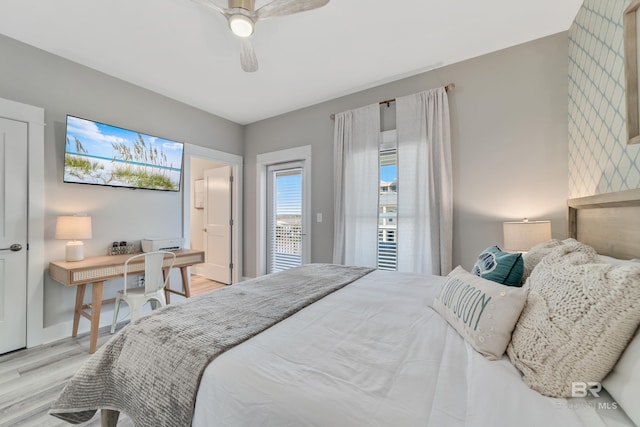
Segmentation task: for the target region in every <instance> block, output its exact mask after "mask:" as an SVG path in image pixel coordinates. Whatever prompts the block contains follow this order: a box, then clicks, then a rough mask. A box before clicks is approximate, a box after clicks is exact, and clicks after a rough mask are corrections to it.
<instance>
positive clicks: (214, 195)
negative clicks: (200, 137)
mask: <svg viewBox="0 0 640 427" xmlns="http://www.w3.org/2000/svg"><path fill="white" fill-rule="evenodd" d="M231 176H232V175H231V166H222V167H219V168H215V169H209V170H206V171H204V223H205V224H204V248H205V263H204V265H203V266H202V269H201V270H202V272H203V275H204V276H205V277H206V278H208V279H211V280H215V281H217V282H221V283H225V284H230V283H231V249H232V248H231V227H232V225H231V218H232V216H231V204H232V203H231V187H232V184H233V182H232V178H231Z"/></svg>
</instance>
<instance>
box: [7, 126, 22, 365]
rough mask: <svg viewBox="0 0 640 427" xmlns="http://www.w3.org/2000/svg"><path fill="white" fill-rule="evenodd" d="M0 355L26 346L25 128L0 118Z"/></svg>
mask: <svg viewBox="0 0 640 427" xmlns="http://www.w3.org/2000/svg"><path fill="white" fill-rule="evenodd" d="M0 167H1V169H0V337H1V338H0V354H2V353H6V352H8V351H12V350H16V349H19V348H23V347H25V346H26V345H27V251H26V247H25V246H26V244H27V124H26V123H24V122H18V121H15V120H8V119H3V118H0Z"/></svg>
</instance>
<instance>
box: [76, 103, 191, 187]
mask: <svg viewBox="0 0 640 427" xmlns="http://www.w3.org/2000/svg"><path fill="white" fill-rule="evenodd" d="M183 150H184V145H183V144H182V143H181V142H176V141H170V140H168V139H163V138H159V137H156V136H151V135H146V134H144V133H140V132H135V131H132V130H127V129H122V128H119V127H116V126H111V125H107V124H104V123H100V122H96V121H92V120H87V119H81V118H79V117H74V116H70V115H68V116H67V131H66V144H65V153H64V182H71V183H76V184H93V185H106V186H110V187H126V188H144V189H150V190H164V191H180V183H181V180H182V154H183Z"/></svg>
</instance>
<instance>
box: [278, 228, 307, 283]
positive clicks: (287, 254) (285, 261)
mask: <svg viewBox="0 0 640 427" xmlns="http://www.w3.org/2000/svg"><path fill="white" fill-rule="evenodd" d="M272 253H273V259H272V260H271V271H272V272H276V271H282V270H287V269H289V268H293V267H299V266H301V265H302V226H301V225H299V224H278V225H276V235H275V242H274V247H273V252H272Z"/></svg>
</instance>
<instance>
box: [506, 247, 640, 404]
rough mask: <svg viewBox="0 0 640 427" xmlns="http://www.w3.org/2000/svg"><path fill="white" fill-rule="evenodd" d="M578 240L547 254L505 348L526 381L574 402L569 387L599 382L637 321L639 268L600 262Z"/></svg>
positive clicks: (639, 318) (532, 278)
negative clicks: (580, 383)
mask: <svg viewBox="0 0 640 427" xmlns="http://www.w3.org/2000/svg"><path fill="white" fill-rule="evenodd" d="M597 260H598V255H597V254H596V252H595V251H594V250H593V249H592V248H591V247H590V246H587V245H584V244H582V243H579V242H577V241H573V242H565V244H563V245H560V246H558V247H557V248H555V249H554V250H553V251H552V252H551V253H550V254H549V255H547V256H545V257H544V258H543V259H542V261H540V263H539V264H538V266H537V267H536V268H535V270H534V271H533V273H531V276H530V277H529V280H528V281H527V284H526V286H525V287H527V288H529V295H528V296H527V302H526V305H525V307H524V310H523V311H522V314H521V316H520V319H519V320H518V323H517V324H516V327H515V329H514V331H513V335H512V337H511V343H510V344H509V346H508V347H507V354H508V355H509V357H510V359H511V362H512V363H513V364H514V365H515V366H516V367H517V368H518V369H519V370H520V371H521V372H522V373H523V376H524V378H523V379H524V382H525V383H526V384H527V385H529V387H531V388H533V389H534V390H537V391H538V392H540V393H542V394H544V395H547V396H553V397H570V396H571V383H572V382H588V381H602V379H603V378H604V377H605V376H606V375H607V373H608V372H609V371H610V370H611V369H612V368H613V366H614V365H615V363H616V361H617V360H618V358H619V357H620V354H621V353H622V352H623V351H624V349H625V347H626V346H627V343H628V342H629V341H630V339H631V337H632V336H633V333H634V332H635V330H636V328H637V327H638V324H639V323H640V267H635V266H618V267H616V266H612V265H609V264H603V263H598V261H597Z"/></svg>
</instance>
